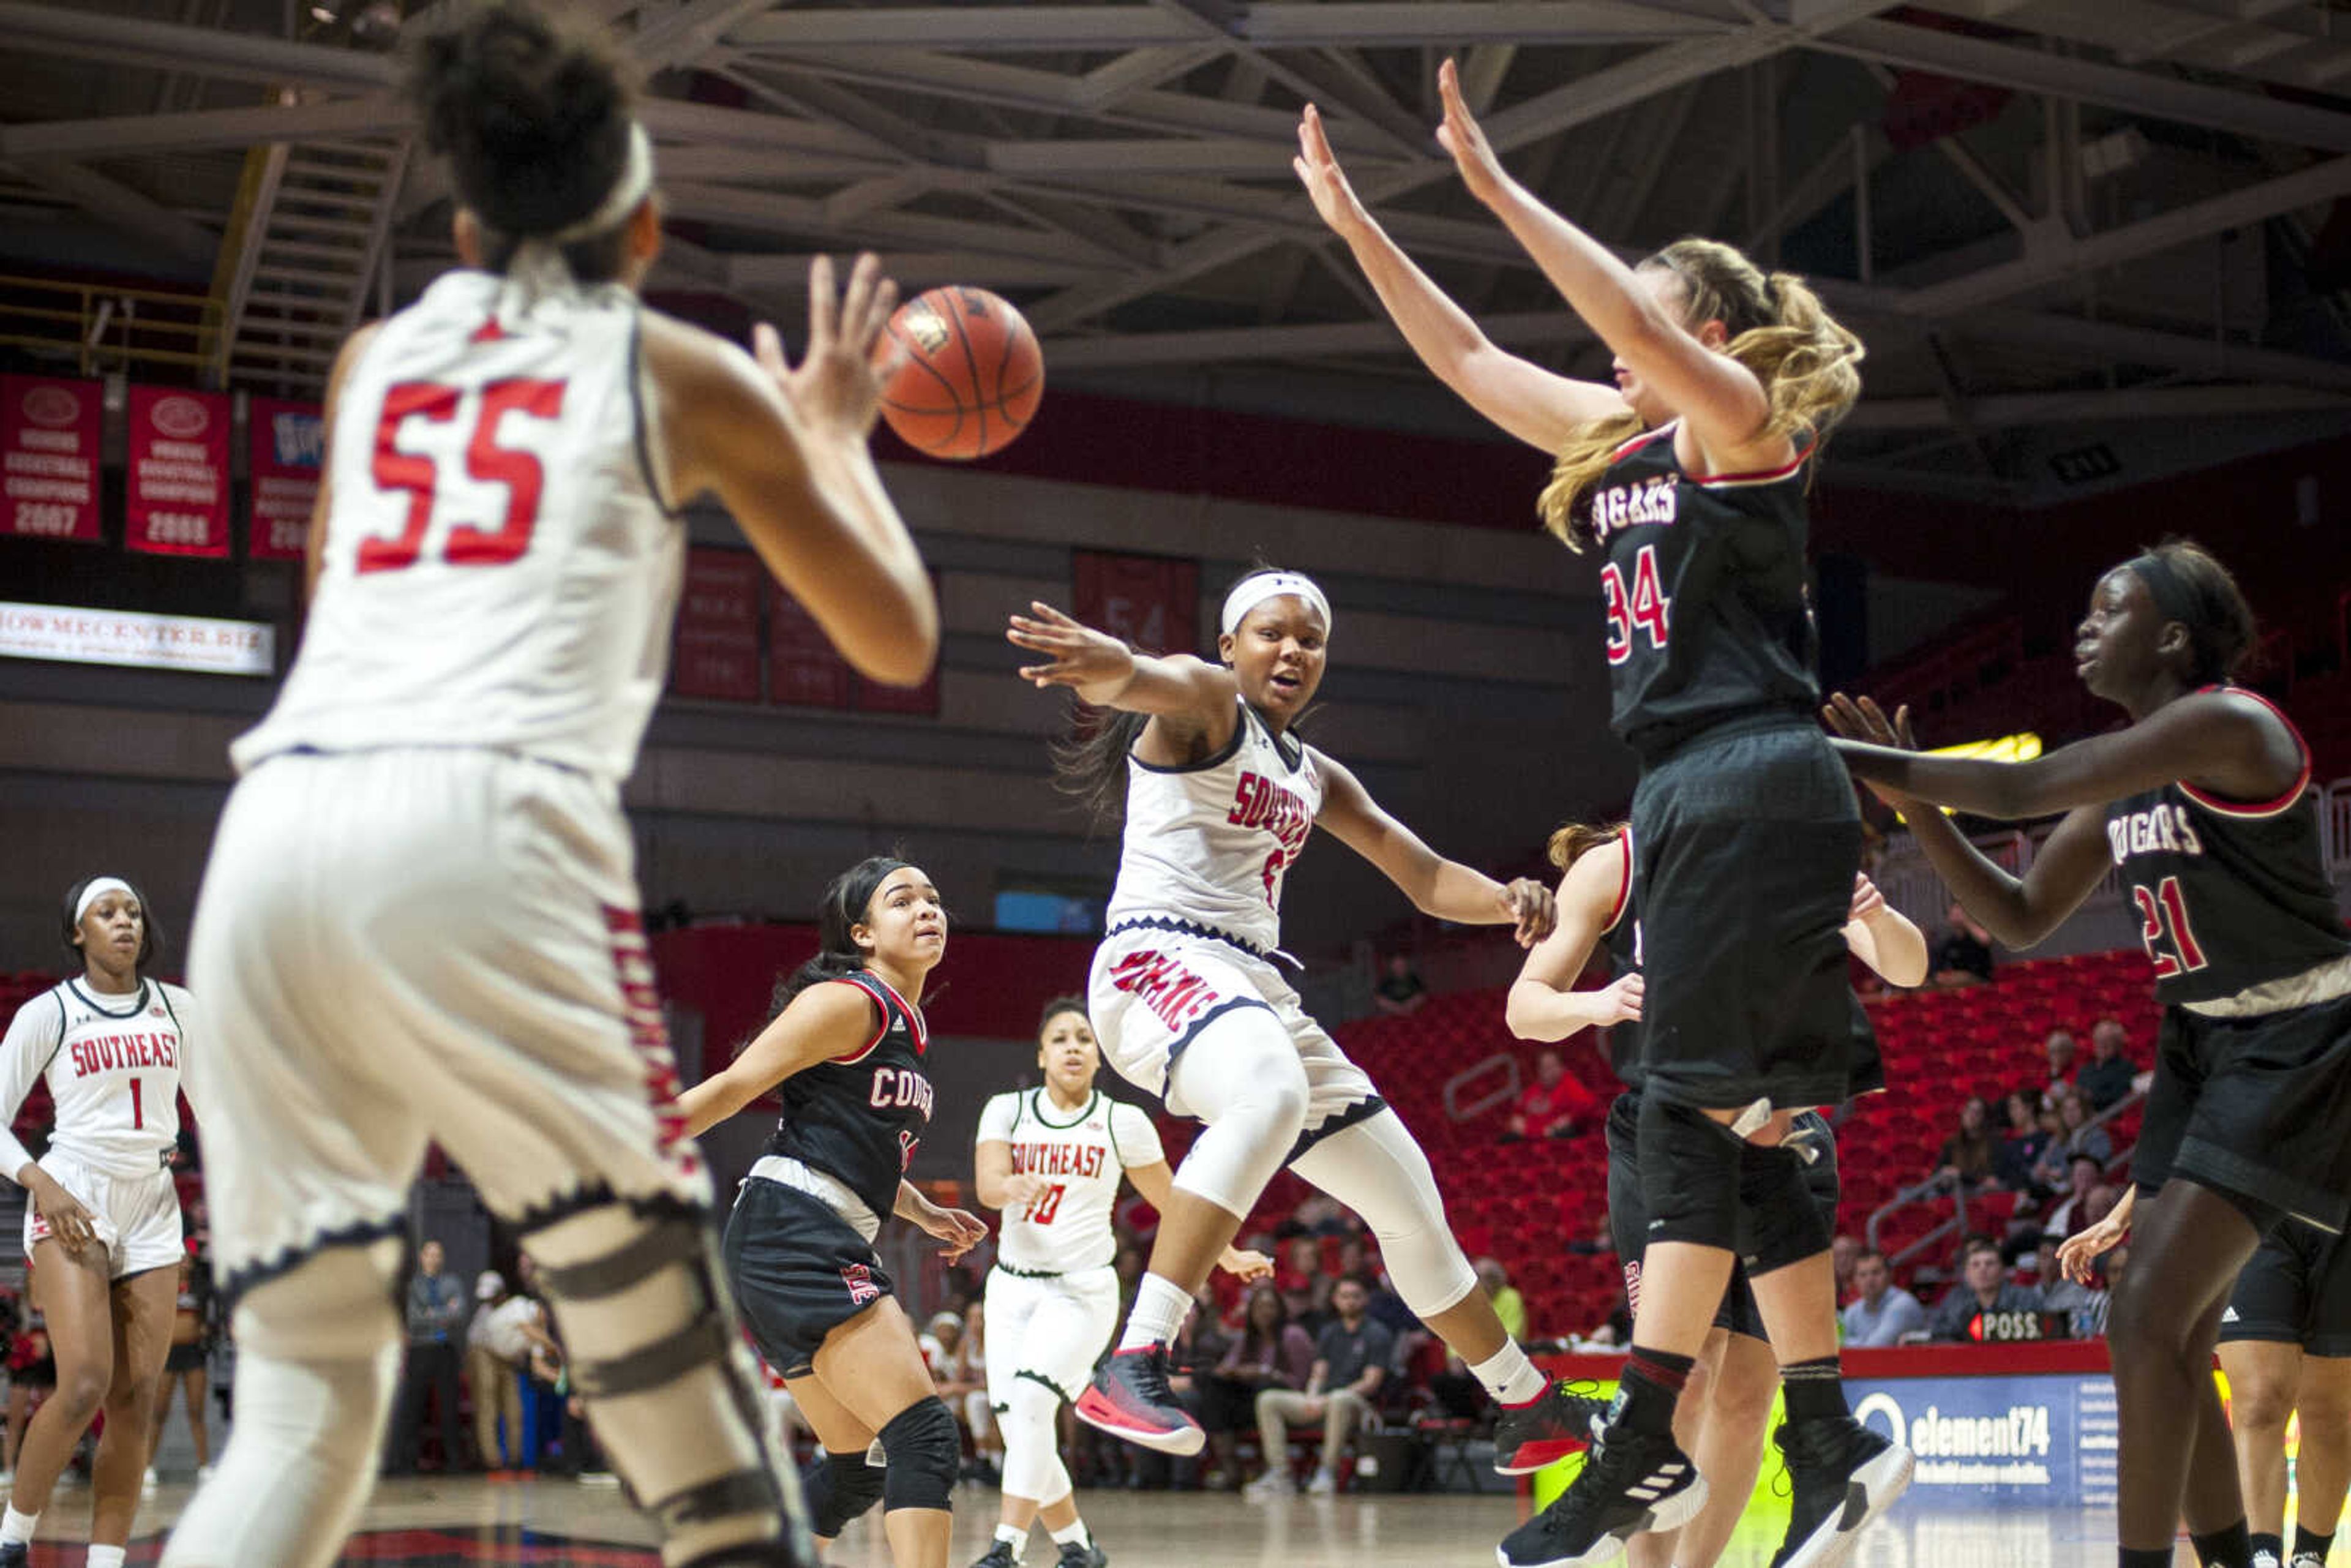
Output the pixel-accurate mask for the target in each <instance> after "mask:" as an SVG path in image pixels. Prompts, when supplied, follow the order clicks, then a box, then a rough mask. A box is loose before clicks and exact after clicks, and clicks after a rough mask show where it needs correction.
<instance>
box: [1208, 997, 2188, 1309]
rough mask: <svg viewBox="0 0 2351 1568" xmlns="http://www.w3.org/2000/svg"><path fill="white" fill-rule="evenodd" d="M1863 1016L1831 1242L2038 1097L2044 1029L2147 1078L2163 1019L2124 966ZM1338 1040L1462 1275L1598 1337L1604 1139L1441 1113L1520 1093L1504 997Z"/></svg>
mask: <svg viewBox="0 0 2351 1568" xmlns="http://www.w3.org/2000/svg"><path fill="white" fill-rule="evenodd" d="M1869 1010H1870V1016H1871V1018H1872V1019H1873V1021H1874V1022H1875V1023H1876V1027H1877V1032H1878V1037H1879V1040H1880V1043H1881V1046H1882V1047H1883V1049H1884V1051H1885V1053H1886V1067H1887V1077H1888V1078H1889V1080H1890V1081H1891V1087H1889V1088H1888V1089H1887V1091H1886V1092H1885V1093H1883V1094H1877V1095H1872V1096H1870V1097H1869V1098H1868V1099H1866V1100H1865V1101H1864V1102H1863V1103H1860V1104H1859V1105H1857V1106H1855V1108H1854V1109H1853V1111H1852V1112H1851V1113H1849V1114H1848V1115H1847V1116H1846V1117H1845V1119H1844V1122H1843V1124H1841V1125H1840V1128H1839V1147H1840V1152H1841V1155H1842V1158H1843V1161H1844V1207H1843V1212H1842V1216H1841V1228H1842V1229H1844V1230H1845V1231H1848V1232H1851V1233H1853V1234H1855V1235H1859V1234H1861V1232H1862V1230H1863V1228H1864V1227H1865V1224H1866V1222H1867V1220H1868V1218H1869V1216H1870V1214H1871V1212H1872V1211H1873V1210H1874V1209H1876V1208H1877V1207H1879V1206H1880V1205H1882V1204H1884V1203H1885V1202H1886V1200H1887V1199H1888V1198H1890V1197H1894V1196H1895V1195H1896V1194H1897V1193H1898V1192H1900V1191H1901V1190H1902V1189H1903V1188H1905V1187H1907V1186H1911V1185H1912V1184H1914V1183H1917V1182H1918V1181H1920V1180H1921V1179H1923V1178H1924V1177H1926V1176H1928V1174H1929V1173H1931V1172H1932V1170H1933V1169H1934V1167H1935V1162H1936V1155H1937V1154H1938V1151H1939V1150H1940V1148H1941V1145H1942V1142H1943V1140H1944V1139H1945V1138H1946V1137H1948V1136H1949V1134H1950V1133H1951V1131H1952V1129H1953V1127H1954V1125H1955V1124H1956V1122H1957V1119H1958V1113H1959V1104H1960V1103H1961V1102H1962V1101H1964V1100H1965V1099H1966V1097H1967V1096H1968V1095H1970V1094H1971V1093H1980V1094H1983V1095H1984V1096H1985V1097H1986V1098H1988V1099H1991V1100H1993V1101H1995V1102H1997V1101H1998V1099H1999V1098H2000V1097H2001V1095H2003V1094H2005V1093H2006V1092H2008V1091H2009V1090H2010V1089H2011V1088H2015V1087H2018V1086H2021V1085H2027V1084H2032V1085H2037V1084H2040V1083H2042V1082H2045V1081H2046V1073H2047V1067H2046V1063H2045V1060H2044V1058H2043V1054H2042V1045H2043V1040H2044V1039H2045V1038H2046V1037H2047V1035H2048V1032H2049V1031H2050V1030H2052V1029H2054V1028H2057V1027H2059V1026H2061V1025H2063V1026H2064V1027H2067V1028H2070V1029H2072V1030H2074V1034H2075V1035H2076V1037H2077V1038H2078V1040H2080V1042H2081V1047H2082V1058H2081V1060H2082V1061H2085V1062H2086V1061H2088V1059H2089V1031H2090V1026H2091V1024H2093V1023H2094V1022H2095V1021H2096V1020H2097V1019H2101V1018H2108V1017H2111V1018H2114V1019H2116V1020H2118V1021H2119V1022H2120V1023H2121V1024H2122V1025H2123V1027H2124V1029H2125V1030H2126V1031H2127V1032H2128V1035H2129V1038H2130V1042H2131V1055H2132V1059H2133V1060H2134V1061H2136V1062H2137V1064H2138V1065H2139V1066H2140V1067H2141V1068H2145V1067H2147V1066H2150V1065H2152V1061H2153V1049H2154V1040H2155V1028H2156V1021H2157V1018H2158V1009H2157V1008H2156V1006H2155V1002H2154V998H2153V994H2152V989H2151V986H2150V983H2149V980H2148V977H2147V959H2146V958H2145V956H2143V955H2141V954H2139V953H2137V952H2121V953H2099V954H2091V955H2085V956H2077V957H2069V958H2051V959H2042V960H2036V961H2033V962H2029V963H2022V964H2014V965H2010V966H2008V967H2003V968H2002V969H2001V971H2000V975H1999V979H1998V980H1997V982H1996V983H1994V984H1992V985H1989V986H1979V987H1973V988H1968V989H1964V990H1954V991H1917V992H1907V993H1897V994H1895V995H1891V996H1888V997H1885V998H1879V999H1876V1000H1873V1001H1871V1002H1870V1004H1869ZM1336 1032H1337V1034H1338V1036H1339V1039H1340V1040H1341V1042H1342V1043H1343V1045H1344V1046H1345V1047H1346V1048H1347V1051H1348V1052H1349V1053H1350V1054H1351V1055H1353V1057H1354V1058H1355V1060H1356V1061H1359V1062H1361V1063H1363V1065H1364V1068H1365V1069H1366V1070H1367V1071H1370V1073H1371V1074H1372V1076H1373V1078H1374V1080H1375V1081H1376V1082H1378V1083H1379V1085H1380V1088H1381V1091H1382V1092H1383V1093H1384V1094H1385V1095H1386V1096H1387V1098H1388V1100H1389V1102H1390V1103H1392V1104H1393V1105H1395V1108H1396V1112H1397V1113H1398V1114H1399V1115H1401V1116H1403V1117H1404V1119H1405V1123H1406V1124H1408V1125H1409V1126H1410V1127H1411V1128H1412V1129H1413V1132H1414V1134H1416V1136H1417V1137H1418V1138H1419V1139H1420V1140H1421V1143H1422V1145H1424V1146H1425V1147H1426V1149H1427V1151H1428V1154H1429V1158H1430V1160H1431V1161H1432V1163H1433V1164H1434V1165H1435V1166H1436V1169H1437V1184H1438V1186H1440V1188H1442V1190H1443V1191H1444V1194H1445V1199H1446V1207H1447V1213H1448V1214H1449V1216H1450V1217H1451V1218H1452V1221H1453V1225H1454V1229H1455V1233H1456V1234H1457V1235H1458V1237H1459V1238H1460V1239H1461V1242H1462V1245H1463V1247H1464V1248H1465V1249H1467V1250H1468V1252H1469V1253H1470V1255H1471V1256H1472V1257H1477V1256H1480V1255H1484V1254H1491V1255H1492V1256H1493V1257H1495V1258H1498V1259H1499V1260H1501V1262H1502V1263H1503V1265H1504V1267H1505V1268H1507V1269H1508V1270H1510V1280H1511V1282H1512V1283H1513V1284H1515V1285H1516V1286H1517V1287H1518V1288H1519V1290H1520V1292H1521V1293H1522V1294H1523V1295H1524V1296H1525V1297H1526V1299H1527V1304H1528V1317H1529V1322H1530V1323H1531V1325H1532V1326H1533V1330H1534V1332H1535V1333H1536V1334H1537V1335H1539V1336H1542V1337H1563V1336H1564V1335H1566V1334H1567V1333H1571V1332H1573V1333H1588V1332H1589V1331H1590V1330H1592V1329H1593V1328H1594V1327H1596V1326H1597V1325H1598V1324H1600V1323H1602V1322H1605V1321H1606V1319H1607V1317H1608V1315H1609V1313H1610V1312H1613V1311H1614V1309H1615V1306H1616V1304H1617V1301H1618V1300H1619V1292H1620V1291H1621V1284H1620V1281H1619V1280H1618V1278H1617V1264H1616V1260H1615V1258H1614V1255H1613V1254H1612V1253H1610V1252H1609V1251H1608V1250H1607V1249H1606V1244H1605V1240H1604V1238H1601V1239H1600V1245H1599V1247H1598V1249H1596V1250H1593V1251H1582V1250H1571V1249H1574V1248H1583V1247H1589V1246H1591V1245H1592V1243H1593V1240H1594V1239H1595V1235H1596V1233H1597V1232H1598V1231H1599V1229H1600V1226H1601V1224H1602V1221H1603V1219H1604V1216H1605V1214H1606V1209H1607V1193H1606V1186H1607V1174H1606V1162H1605V1157H1604V1144H1603V1142H1602V1138H1601V1134H1600V1133H1599V1131H1598V1130H1597V1129H1596V1128H1595V1129H1593V1130H1592V1131H1590V1132H1588V1133H1586V1134H1583V1135H1582V1136H1577V1137H1573V1138H1564V1139H1542V1140H1538V1141H1534V1142H1528V1143H1513V1144H1503V1143H1499V1141H1498V1139H1499V1135H1500V1134H1501V1131H1502V1125H1503V1119H1504V1117H1505V1116H1506V1115H1507V1113H1508V1107H1507V1106H1506V1105H1496V1106H1494V1107H1492V1108H1490V1109H1489V1110H1487V1111H1485V1112H1484V1113H1481V1114H1480V1115H1479V1116H1477V1117H1475V1118H1473V1119H1472V1120H1469V1121H1467V1122H1457V1121H1455V1120H1453V1119H1452V1117H1451V1116H1450V1115H1448V1114H1447V1111H1446V1108H1445V1103H1444V1089H1445V1084H1446V1082H1447V1081H1448V1080H1450V1079H1452V1078H1453V1077H1454V1076H1455V1075H1457V1074H1458V1073H1460V1072H1462V1071H1465V1070H1466V1069H1468V1068H1470V1067H1472V1066H1474V1065H1476V1064H1478V1063H1479V1062H1481V1061H1486V1060H1488V1059H1489V1058H1491V1057H1493V1056H1494V1055H1495V1054H1496V1053H1498V1052H1510V1053H1512V1054H1514V1055H1515V1056H1516V1058H1517V1060H1518V1062H1519V1071H1520V1082H1526V1081H1528V1079H1529V1078H1530V1076H1531V1071H1532V1063H1533V1060H1534V1055H1535V1050H1536V1048H1535V1047H1532V1046H1529V1045H1526V1044H1523V1043H1521V1042H1520V1041H1516V1040H1512V1039H1511V1038H1510V1035H1509V1033H1508V1031H1507V1030H1505V1029H1504V1027H1503V1023H1502V993H1501V992H1500V991H1499V990H1487V991H1478V992H1465V993H1458V994H1454V995H1448V996H1437V997H1432V998H1430V999H1429V1001H1428V1004H1427V1005H1426V1007H1424V1008H1422V1009H1420V1010H1419V1011H1417V1012H1416V1013H1413V1014H1411V1015H1409V1016H1407V1017H1402V1018H1386V1017H1374V1018H1366V1019H1358V1020H1356V1021H1354V1022H1353V1023H1349V1024H1346V1025H1343V1026H1342V1027H1341V1028H1340V1029H1339V1030H1337V1031H1336ZM1562 1053H1563V1055H1564V1056H1565V1058H1566V1061H1567V1065H1568V1070H1569V1071H1571V1072H1572V1073H1573V1074H1575V1075H1576V1076H1577V1077H1578V1078H1580V1079H1582V1080H1583V1082H1585V1083H1586V1084H1587V1085H1589V1086H1590V1087H1591V1088H1592V1089H1593V1092H1595V1093H1597V1094H1599V1095H1600V1096H1601V1098H1602V1100H1603V1102H1605V1101H1606V1100H1607V1099H1609V1098H1612V1097H1613V1096H1614V1094H1615V1092H1616V1090H1617V1085H1616V1082H1615V1079H1614V1075H1613V1074H1611V1073H1610V1071H1609V1070H1608V1064H1607V1059H1606V1056H1605V1054H1604V1049H1603V1047H1602V1045H1601V1043H1600V1040H1599V1039H1598V1037H1597V1036H1596V1035H1594V1034H1592V1033H1589V1032H1587V1033H1585V1034H1583V1035H1578V1036H1575V1037H1573V1038H1571V1039H1570V1040H1567V1041H1566V1042H1564V1044H1563V1045H1562ZM2110 1131H2111V1133H2112V1134H2113V1136H2114V1139H2115V1146H2116V1149H2117V1150H2118V1151H2119V1150H2125V1149H2127V1148H2128V1146H2129V1145H2130V1144H2131V1143H2132V1142H2133V1140H2135V1139H2136V1137H2137V1113H2135V1112H2132V1113H2126V1114H2125V1115H2124V1116H2122V1117H2120V1118H2118V1119H2117V1121H2116V1123H2115V1124H2111V1127H2110ZM1303 1196H1304V1194H1303V1190H1302V1187H1301V1185H1300V1184H1298V1183H1296V1181H1295V1179H1294V1178H1285V1180H1284V1181H1282V1182H1280V1183H1277V1184H1276V1187H1275V1189H1274V1190H1271V1191H1269V1193H1268V1194H1267V1197H1266V1201H1265V1202H1264V1203H1263V1204H1261V1205H1260V1206H1259V1212H1258V1214H1257V1215H1256V1216H1254V1217H1252V1218H1253V1219H1256V1220H1260V1221H1268V1222H1270V1221H1272V1220H1276V1219H1279V1218H1281V1217H1282V1216H1283V1215H1286V1214H1287V1213H1288V1212H1290V1210H1291V1209H1294V1208H1295V1207H1296V1206H1297V1204H1298V1201H1299V1199H1300V1198H1301V1197H1303ZM2014 1207H2015V1197H2014V1195H2012V1194H1999V1195H1994V1196H1992V1197H1989V1198H1971V1199H1970V1203H1969V1218H1970V1226H1971V1227H1973V1226H1977V1225H1980V1224H1997V1223H1998V1222H1999V1221H2001V1220H2004V1219H2006V1218H2008V1216H2009V1214H2010V1213H2011V1211H2012V1210H2013V1208H2014ZM1949 1213H1950V1200H1949V1198H1944V1199H1940V1200H1938V1201H1937V1202H1934V1203H1931V1204H1920V1205H1917V1206H1913V1207H1907V1208H1905V1209H1903V1210H1899V1211H1897V1212H1896V1215H1894V1216H1893V1217H1890V1219H1889V1222H1888V1224H1887V1225H1886V1226H1885V1227H1884V1228H1882V1229H1881V1239H1883V1240H1884V1241H1885V1242H1886V1245H1887V1249H1888V1250H1889V1251H1892V1250H1896V1249H1898V1247H1899V1246H1900V1245H1903V1244H1906V1243H1907V1242H1908V1241H1911V1240H1915V1239H1917V1238H1918V1237H1919V1236H1921V1235H1923V1234H1925V1233H1926V1232H1927V1231H1928V1230H1929V1229H1931V1228H1933V1227H1934V1226H1936V1225H1938V1224H1940V1223H1941V1222H1942V1221H1943V1220H1944V1219H1946V1218H1949ZM1979 1217H1981V1218H1979Z"/></svg>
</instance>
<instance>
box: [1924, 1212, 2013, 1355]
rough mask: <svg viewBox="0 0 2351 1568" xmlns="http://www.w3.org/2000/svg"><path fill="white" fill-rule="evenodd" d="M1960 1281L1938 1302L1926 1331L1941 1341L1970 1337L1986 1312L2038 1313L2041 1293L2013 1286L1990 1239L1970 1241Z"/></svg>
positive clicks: (1994, 1244)
mask: <svg viewBox="0 0 2351 1568" xmlns="http://www.w3.org/2000/svg"><path fill="white" fill-rule="evenodd" d="M1961 1270H1962V1271H1961V1275H1960V1280H1959V1283H1958V1284H1956V1285H1954V1286H1952V1287H1951V1289H1950V1293H1949V1295H1946V1296H1945V1297H1944V1298H1943V1299H1942V1300H1941V1301H1939V1302H1938V1303H1936V1307H1935V1315H1934V1316H1933V1317H1932V1318H1930V1319H1928V1322H1927V1332H1928V1333H1930V1334H1932V1335H1933V1336H1934V1337H1935V1338H1937V1339H1939V1340H1964V1339H1967V1338H1969V1337H1970V1335H1969V1333H1968V1325H1969V1324H1970V1323H1972V1322H1975V1320H1976V1318H1977V1317H1978V1316H1979V1315H1980V1314H1981V1313H1984V1312H2039V1311H2040V1310H2041V1292H2040V1291H2036V1290H2034V1289H2033V1288H2032V1287H2031V1286H2030V1285H2015V1284H2011V1283H2010V1282H2009V1279H2008V1265H2007V1264H2005V1263H2003V1262H2001V1259H2000V1247H1999V1245H1998V1244H1997V1243H1995V1242H1994V1241H1992V1240H1991V1239H1990V1238H1989V1237H1983V1236H1977V1237H1972V1238H1970V1239H1969V1241H1968V1245H1967V1252H1966V1261H1965V1263H1964V1264H1962V1265H1961Z"/></svg>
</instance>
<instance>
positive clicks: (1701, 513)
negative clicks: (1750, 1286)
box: [1577, 422, 1820, 758]
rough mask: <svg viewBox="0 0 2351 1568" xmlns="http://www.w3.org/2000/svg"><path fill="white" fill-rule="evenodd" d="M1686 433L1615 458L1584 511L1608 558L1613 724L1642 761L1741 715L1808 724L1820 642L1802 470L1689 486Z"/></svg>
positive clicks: (1640, 443) (1662, 435)
mask: <svg viewBox="0 0 2351 1568" xmlns="http://www.w3.org/2000/svg"><path fill="white" fill-rule="evenodd" d="M1677 423H1678V422H1675V423H1667V424H1663V425H1660V426H1658V427H1657V428H1656V429H1655V430H1651V431H1645V432H1644V433H1642V434H1639V435H1637V436H1635V437H1634V438H1633V439H1632V440H1630V441H1628V442H1626V443H1625V444H1624V445H1622V446H1620V447H1618V448H1617V449H1616V452H1615V455H1614V457H1612V458H1611V459H1610V461H1609V465H1608V468H1607V470H1606V471H1605V472H1604V474H1602V476H1600V478H1599V479H1598V481H1596V482H1595V483H1594V484H1593V486H1592V487H1591V488H1590V489H1589V490H1587V491H1586V492H1585V493H1584V495H1583V497H1582V498H1581V499H1580V500H1579V501H1578V503H1577V506H1578V508H1579V510H1580V511H1582V512H1583V515H1584V517H1585V520H1586V521H1587V522H1588V523H1589V525H1590V527H1591V529H1592V533H1593V537H1594V538H1597V539H1598V540H1599V541H1600V544H1601V548H1602V549H1604V551H1605V552H1606V554H1607V560H1606V564H1605V565H1604V566H1603V567H1602V569H1601V574H1600V580H1601V588H1602V591H1603V592H1604V594H1605V596H1606V610H1607V616H1608V680H1609V688H1610V692H1611V695H1612V696H1613V697H1614V716H1613V718H1612V720H1611V724H1612V727H1614V730H1615V731H1616V734H1617V736H1618V737H1620V738H1622V739H1623V740H1624V741H1625V744H1627V745H1629V746H1631V747H1633V748H1634V749H1635V751H1637V752H1639V753H1640V754H1641V755H1642V756H1643V757H1644V758H1655V757H1658V756H1662V755H1663V754H1664V753H1666V752H1667V751H1670V750H1671V749H1673V747H1675V746H1677V745H1678V744H1679V743H1680V742H1681V741H1682V740H1685V739H1687V737H1690V736H1693V735H1695V734H1697V733H1698V731H1700V730H1702V729H1705V728H1708V727H1709V726H1711V725H1714V724H1716V723H1719V722H1720V721H1721V720H1724V719H1727V718H1732V717H1735V716H1739V715H1740V714H1743V713H1752V712H1755V711H1758V710H1766V711H1769V710H1774V709H1778V710H1785V711H1788V712H1792V713H1802V714H1805V715H1808V716H1809V715H1810V714H1811V713H1812V711H1813V709H1814V708H1815V707H1817V706H1819V703H1820V687H1819V685H1818V683H1817V682H1816V681H1815V679H1814V677H1813V665H1814V663H1815V661H1816V659H1817V657H1818V653H1819V637H1818V635H1817V633H1816V632H1814V630H1813V619H1812V613H1811V611H1810V609H1809V608H1808V607H1807V605H1806V604H1805V601H1804V541H1805V532H1806V525H1805V513H1804V465H1805V461H1806V458H1807V455H1808V454H1807V453H1805V452H1803V451H1801V450H1800V451H1799V453H1798V455H1797V456H1796V458H1795V460H1794V461H1792V462H1791V463H1790V464H1789V465H1787V466H1785V467H1783V468H1776V469H1771V470H1768V471H1765V472H1761V473H1754V474H1713V475H1703V476H1701V475H1693V474H1685V473H1684V472H1682V467H1681V465H1680V463H1679V462H1678V461H1677V460H1676V458H1675V456H1674V431H1675V429H1676V427H1677Z"/></svg>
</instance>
